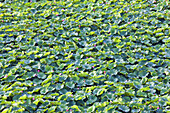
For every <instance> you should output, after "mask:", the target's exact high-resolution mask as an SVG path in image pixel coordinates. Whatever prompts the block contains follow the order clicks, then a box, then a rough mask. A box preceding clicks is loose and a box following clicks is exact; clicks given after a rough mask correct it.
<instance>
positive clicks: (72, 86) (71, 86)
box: [66, 82, 75, 89]
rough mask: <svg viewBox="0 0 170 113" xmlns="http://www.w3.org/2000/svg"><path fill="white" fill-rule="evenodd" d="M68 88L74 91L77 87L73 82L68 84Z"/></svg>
mask: <svg viewBox="0 0 170 113" xmlns="http://www.w3.org/2000/svg"><path fill="white" fill-rule="evenodd" d="M66 86H67V87H69V88H71V89H72V88H74V87H75V84H74V83H73V82H67V83H66Z"/></svg>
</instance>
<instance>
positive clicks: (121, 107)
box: [118, 106, 130, 112]
mask: <svg viewBox="0 0 170 113" xmlns="http://www.w3.org/2000/svg"><path fill="white" fill-rule="evenodd" d="M118 108H119V109H120V110H122V111H123V112H129V111H130V109H129V107H127V106H119V107H118Z"/></svg>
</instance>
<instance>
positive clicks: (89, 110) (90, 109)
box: [87, 106, 95, 113]
mask: <svg viewBox="0 0 170 113" xmlns="http://www.w3.org/2000/svg"><path fill="white" fill-rule="evenodd" d="M94 110H95V106H91V107H89V108H88V109H87V112H88V113H92V112H94Z"/></svg>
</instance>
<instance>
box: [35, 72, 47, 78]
mask: <svg viewBox="0 0 170 113" xmlns="http://www.w3.org/2000/svg"><path fill="white" fill-rule="evenodd" d="M37 76H38V78H40V79H45V78H46V75H45V74H44V73H42V72H39V73H37Z"/></svg>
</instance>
